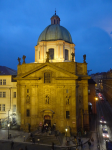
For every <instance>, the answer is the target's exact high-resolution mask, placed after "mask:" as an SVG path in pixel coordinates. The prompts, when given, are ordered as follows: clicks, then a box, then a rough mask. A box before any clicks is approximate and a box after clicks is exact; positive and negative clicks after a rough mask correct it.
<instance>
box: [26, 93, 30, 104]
mask: <svg viewBox="0 0 112 150" xmlns="http://www.w3.org/2000/svg"><path fill="white" fill-rule="evenodd" d="M26 103H30V96H29V95H27V96H26Z"/></svg>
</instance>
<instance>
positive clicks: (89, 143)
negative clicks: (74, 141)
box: [88, 141, 91, 149]
mask: <svg viewBox="0 0 112 150" xmlns="http://www.w3.org/2000/svg"><path fill="white" fill-rule="evenodd" d="M88 145H89V149H90V146H91V142H90V141H88Z"/></svg>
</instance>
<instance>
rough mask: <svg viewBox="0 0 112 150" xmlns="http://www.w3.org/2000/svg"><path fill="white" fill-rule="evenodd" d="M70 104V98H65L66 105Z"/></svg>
mask: <svg viewBox="0 0 112 150" xmlns="http://www.w3.org/2000/svg"><path fill="white" fill-rule="evenodd" d="M69 102H70V96H66V105H68V104H69Z"/></svg>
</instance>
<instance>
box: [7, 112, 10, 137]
mask: <svg viewBox="0 0 112 150" xmlns="http://www.w3.org/2000/svg"><path fill="white" fill-rule="evenodd" d="M9 111H10V110H8V124H7V126H8V139H9V127H10V123H9Z"/></svg>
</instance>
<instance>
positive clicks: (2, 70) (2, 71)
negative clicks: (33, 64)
mask: <svg viewBox="0 0 112 150" xmlns="http://www.w3.org/2000/svg"><path fill="white" fill-rule="evenodd" d="M0 75H17V71H16V70H13V69H11V68H8V67H6V66H0Z"/></svg>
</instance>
